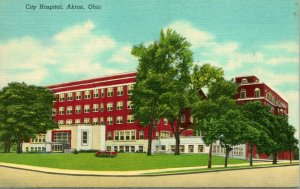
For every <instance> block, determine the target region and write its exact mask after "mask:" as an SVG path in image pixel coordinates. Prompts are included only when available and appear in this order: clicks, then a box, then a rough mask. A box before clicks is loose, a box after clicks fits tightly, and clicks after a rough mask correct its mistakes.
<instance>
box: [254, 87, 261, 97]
mask: <svg viewBox="0 0 300 189" xmlns="http://www.w3.org/2000/svg"><path fill="white" fill-rule="evenodd" d="M254 96H255V97H260V89H259V88H256V89H255V90H254Z"/></svg>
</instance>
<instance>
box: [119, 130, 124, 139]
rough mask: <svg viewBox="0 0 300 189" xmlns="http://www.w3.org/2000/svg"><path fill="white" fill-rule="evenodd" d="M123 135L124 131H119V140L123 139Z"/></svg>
mask: <svg viewBox="0 0 300 189" xmlns="http://www.w3.org/2000/svg"><path fill="white" fill-rule="evenodd" d="M124 139H125V136H124V131H120V140H124Z"/></svg>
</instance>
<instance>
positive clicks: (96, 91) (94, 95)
mask: <svg viewBox="0 0 300 189" xmlns="http://www.w3.org/2000/svg"><path fill="white" fill-rule="evenodd" d="M93 97H94V98H99V89H95V90H94V91H93Z"/></svg>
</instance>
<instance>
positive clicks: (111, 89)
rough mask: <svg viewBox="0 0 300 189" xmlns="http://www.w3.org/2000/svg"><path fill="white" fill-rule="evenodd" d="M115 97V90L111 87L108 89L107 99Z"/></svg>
mask: <svg viewBox="0 0 300 189" xmlns="http://www.w3.org/2000/svg"><path fill="white" fill-rule="evenodd" d="M112 96H114V88H112V87H110V88H107V97H112Z"/></svg>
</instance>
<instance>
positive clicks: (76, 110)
mask: <svg viewBox="0 0 300 189" xmlns="http://www.w3.org/2000/svg"><path fill="white" fill-rule="evenodd" d="M75 113H76V114H80V113H81V105H77V106H75Z"/></svg>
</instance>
